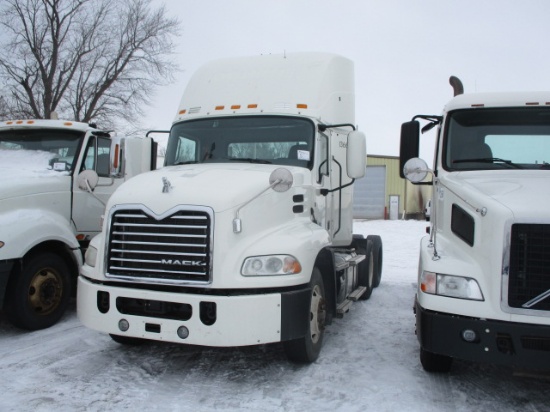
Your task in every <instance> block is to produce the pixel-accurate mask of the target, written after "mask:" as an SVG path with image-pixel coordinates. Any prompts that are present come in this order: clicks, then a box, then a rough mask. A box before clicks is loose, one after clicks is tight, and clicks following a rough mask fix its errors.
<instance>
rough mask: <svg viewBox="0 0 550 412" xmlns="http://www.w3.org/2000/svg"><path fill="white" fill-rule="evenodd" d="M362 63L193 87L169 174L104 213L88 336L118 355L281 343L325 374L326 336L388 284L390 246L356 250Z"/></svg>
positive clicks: (235, 67)
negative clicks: (99, 336) (127, 349)
mask: <svg viewBox="0 0 550 412" xmlns="http://www.w3.org/2000/svg"><path fill="white" fill-rule="evenodd" d="M354 101H355V94H354V76H353V63H352V62H351V61H350V60H348V59H346V58H343V57H341V56H337V55H331V54H323V53H303V54H302V53H296V54H288V55H286V56H283V55H267V56H257V57H249V58H234V59H223V60H219V61H214V62H212V63H210V64H207V65H205V66H203V67H202V68H201V69H199V70H198V71H197V72H196V73H195V74H194V76H193V77H192V78H191V80H190V82H189V84H188V86H187V88H186V91H185V93H184V95H183V97H182V100H181V105H180V107H179V110H178V113H177V116H176V119H175V121H174V123H173V125H172V128H171V130H170V136H169V140H168V146H167V150H166V159H165V165H164V168H163V169H161V170H157V171H155V172H151V173H145V174H142V175H141V176H138V177H136V178H135V179H132V180H131V181H129V182H128V183H125V184H124V185H123V186H121V187H120V188H119V189H118V190H117V191H116V192H115V194H113V196H112V197H111V199H110V200H109V202H108V204H107V209H106V215H105V221H104V226H103V231H102V233H101V234H100V235H98V236H97V237H95V238H94V239H93V240H92V242H91V243H90V247H89V248H88V252H87V254H86V259H85V264H84V266H83V267H82V269H81V276H80V277H79V283H78V298H77V305H78V306H77V312H78V316H79V318H80V319H81V321H82V322H83V324H84V325H86V326H88V327H90V328H92V329H96V330H98V331H101V332H105V333H108V334H110V335H111V337H112V338H113V339H114V340H115V341H117V342H119V343H130V344H131V343H139V342H140V341H143V340H144V339H145V340H147V339H148V340H161V341H168V342H176V343H182V344H192V345H203V346H212V347H230V346H246V345H257V344H266V343H272V342H284V347H285V350H286V353H287V355H288V357H289V358H290V359H291V360H294V361H298V362H313V361H314V360H315V359H317V357H318V355H319V352H320V350H321V346H322V341H323V334H324V329H325V325H327V324H330V323H331V321H332V319H333V318H334V317H339V316H342V315H343V314H344V313H345V312H347V311H348V310H349V308H350V306H351V305H352V303H353V302H354V301H356V300H358V299H367V298H368V297H369V296H370V294H371V292H372V289H373V287H375V286H377V285H378V283H379V282H380V276H381V267H382V244H381V240H380V237H379V236H375V235H371V236H369V237H367V238H366V239H365V238H364V237H363V236H359V235H353V232H352V229H353V217H352V203H353V182H354V180H355V179H356V178H360V177H362V176H363V175H364V174H365V171H366V143H365V136H364V135H363V133H361V132H358V131H356V130H355V126H354V121H355V114H354V110H355V108H354Z"/></svg>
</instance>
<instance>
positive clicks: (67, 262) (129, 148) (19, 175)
mask: <svg viewBox="0 0 550 412" xmlns="http://www.w3.org/2000/svg"><path fill="white" fill-rule="evenodd" d="M154 145H155V143H154V142H153V140H152V139H151V138H143V139H141V138H135V139H134V138H132V139H130V138H119V137H116V136H111V133H109V132H106V131H102V130H100V129H97V128H96V127H95V126H93V125H89V124H85V123H79V122H73V121H64V120H40V119H36V120H13V121H11V120H9V121H3V122H1V123H0V308H1V309H2V311H3V312H5V314H6V316H7V319H8V320H10V321H11V322H12V323H13V324H14V325H15V326H17V327H20V328H23V329H29V330H35V329H43V328H47V327H49V326H51V325H53V324H54V323H56V322H57V321H58V320H59V319H60V318H61V316H62V315H63V313H64V311H65V309H66V307H67V305H68V303H69V301H70V299H71V297H74V296H75V295H76V290H75V287H76V280H77V277H78V273H79V267H80V266H81V265H82V262H83V260H84V251H85V250H86V248H87V245H88V243H89V242H90V239H91V238H92V237H93V236H95V235H96V234H97V233H99V232H100V230H101V223H100V220H101V216H102V214H103V211H104V208H105V203H106V202H107V199H108V198H109V196H110V195H111V194H112V193H113V191H114V190H115V188H117V187H118V186H120V184H121V183H122V182H123V181H125V180H128V179H129V178H130V177H132V176H134V175H136V174H139V173H141V172H143V171H149V170H151V169H152V168H154V167H155V166H154V162H155V161H156V148H155V146H154Z"/></svg>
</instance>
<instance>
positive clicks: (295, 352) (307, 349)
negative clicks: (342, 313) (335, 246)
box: [284, 268, 327, 363]
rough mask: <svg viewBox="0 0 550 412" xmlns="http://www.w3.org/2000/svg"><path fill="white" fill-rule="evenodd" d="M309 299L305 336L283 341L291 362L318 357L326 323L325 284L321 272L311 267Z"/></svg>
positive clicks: (309, 361) (300, 361) (306, 360)
mask: <svg viewBox="0 0 550 412" xmlns="http://www.w3.org/2000/svg"><path fill="white" fill-rule="evenodd" d="M310 287H311V299H310V305H309V313H308V314H306V315H307V316H308V319H309V324H308V328H307V333H306V336H304V337H303V338H299V339H295V340H291V341H287V342H284V348H285V352H286V356H287V358H288V359H289V360H291V361H292V362H297V363H312V362H315V360H316V359H317V358H318V357H319V353H320V352H321V347H322V346H323V336H324V333H325V324H326V316H327V311H326V305H325V286H324V283H323V278H322V276H321V272H320V271H319V269H318V268H314V269H313V273H312V275H311V281H310Z"/></svg>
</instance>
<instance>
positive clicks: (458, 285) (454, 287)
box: [420, 271, 483, 300]
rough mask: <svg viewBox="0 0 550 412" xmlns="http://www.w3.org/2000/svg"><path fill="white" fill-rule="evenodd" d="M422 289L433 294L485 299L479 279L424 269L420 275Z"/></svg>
mask: <svg viewBox="0 0 550 412" xmlns="http://www.w3.org/2000/svg"><path fill="white" fill-rule="evenodd" d="M420 290H421V291H422V292H424V293H429V294H432V295H440V296H448V297H451V298H459V299H470V300H483V294H482V293H481V289H480V287H479V284H478V283H477V281H476V280H475V279H472V278H468V277H463V276H451V275H442V274H440V273H434V272H426V271H424V272H422V275H421V276H420Z"/></svg>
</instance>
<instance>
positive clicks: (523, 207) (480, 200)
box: [400, 77, 550, 372]
mask: <svg viewBox="0 0 550 412" xmlns="http://www.w3.org/2000/svg"><path fill="white" fill-rule="evenodd" d="M451 84H452V85H453V87H454V89H455V97H454V98H453V99H452V100H451V101H450V102H449V103H448V104H447V105H446V106H445V108H444V111H443V115H442V116H439V115H434V116H430V115H419V116H415V118H413V120H412V121H410V122H407V123H404V124H403V125H402V129H401V155H400V157H401V165H402V167H403V172H402V173H403V176H406V177H407V178H408V179H409V180H410V181H412V182H416V183H427V184H431V185H433V197H432V201H431V219H430V226H429V235H427V236H425V237H424V238H423V239H422V241H421V244H420V259H419V267H418V290H417V294H416V302H415V313H416V331H417V336H418V340H419V342H420V361H421V363H422V366H423V368H424V369H425V370H426V371H430V372H447V371H449V370H450V368H451V367H452V362H453V359H455V358H456V359H462V360H466V361H473V362H488V363H493V364H500V365H507V366H508V367H511V368H515V369H521V370H525V369H528V370H535V369H539V370H550V211H549V209H548V205H549V204H550V93H548V92H528V93H527V92H526V93H472V94H464V93H463V86H462V83H461V82H460V81H459V80H458V79H457V78H456V77H451ZM420 122H422V123H425V126H424V127H423V128H422V129H423V131H427V130H428V129H430V128H433V127H436V128H437V142H436V149H435V156H434V162H433V168H432V169H428V167H427V164H426V162H425V161H423V160H420V159H419V158H418V151H419V135H420V131H419V130H420Z"/></svg>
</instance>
